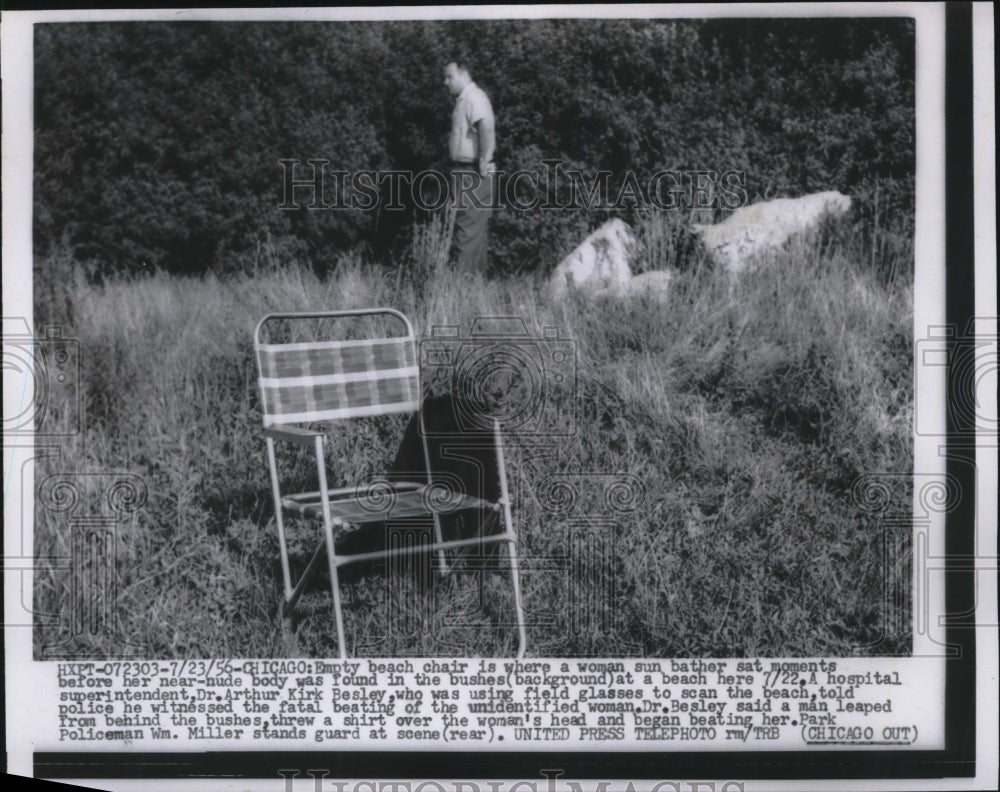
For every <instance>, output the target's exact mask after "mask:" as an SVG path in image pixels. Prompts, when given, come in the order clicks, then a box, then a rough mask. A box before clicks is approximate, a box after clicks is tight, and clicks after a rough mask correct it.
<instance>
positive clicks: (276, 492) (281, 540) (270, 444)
mask: <svg viewBox="0 0 1000 792" xmlns="http://www.w3.org/2000/svg"><path fill="white" fill-rule="evenodd" d="M267 465H268V467H269V468H270V470H271V495H272V496H273V497H274V521H275V523H276V524H277V526H278V547H279V548H280V550H281V574H282V577H283V578H284V583H285V594H284V599H285V600H286V601H287V600H288V598H289V597H290V596H292V573H291V569H290V568H289V566H288V544H287V542H286V541H285V522H284V520H283V519H282V513H281V511H282V510H281V487H280V485H279V483H278V466H277V462H276V460H275V457H274V440H273V439H272V438H270V437H268V438H267Z"/></svg>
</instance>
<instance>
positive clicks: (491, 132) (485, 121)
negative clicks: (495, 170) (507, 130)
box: [476, 115, 496, 176]
mask: <svg viewBox="0 0 1000 792" xmlns="http://www.w3.org/2000/svg"><path fill="white" fill-rule="evenodd" d="M476 132H477V133H478V135H479V146H478V149H479V163H478V164H479V173H480V175H481V176H485V175H486V174H487V172H488V169H491V168H490V166H492V164H493V150H494V149H495V148H496V130H495V128H494V123H493V117H492V116H489V115H488V116H485V117H484V118H481V119H480V120H479V121H477V122H476Z"/></svg>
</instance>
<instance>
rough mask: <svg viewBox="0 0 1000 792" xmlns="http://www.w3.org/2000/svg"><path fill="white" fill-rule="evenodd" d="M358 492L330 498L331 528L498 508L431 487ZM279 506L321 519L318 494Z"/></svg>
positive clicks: (303, 495)
mask: <svg viewBox="0 0 1000 792" xmlns="http://www.w3.org/2000/svg"><path fill="white" fill-rule="evenodd" d="M359 489H360V490H361V491H362V492H363V488H357V489H355V488H351V489H350V490H349V492H350V493H351V496H345V497H339V498H335V497H331V499H330V516H331V518H332V520H333V523H334V525H338V524H339V525H340V526H341V527H348V526H358V525H365V524H367V523H375V522H386V521H388V520H400V519H405V518H407V517H426V516H430V515H431V514H433V513H435V512H436V513H438V514H449V513H451V512H456V511H462V510H464V509H489V510H490V511H498V510H499V509H500V504H499V503H491V502H490V501H485V500H482V499H481V498H475V497H472V496H471V495H464V494H462V493H460V492H453V491H450V490H448V489H446V488H443V487H435V486H434V485H426V484H425V485H423V486H421V485H415V484H411V485H397V487H395V488H394V489H392V490H389V489H388V488H386V489H381V488H380V489H377V490H373V491H372V492H371V493H370V494H369V495H367V496H366V495H364V494H362V495H360V496H359V495H357V494H356V493H357V492H358V491H359ZM337 492H338V493H343V492H344V491H343V490H338V491H337ZM333 494H334V493H331V495H333ZM282 505H283V506H284V507H285V508H286V509H291V510H293V511H297V512H299V513H300V514H303V515H305V516H308V517H314V518H316V519H318V520H322V519H323V501H322V497H321V495H320V493H319V492H318V491H317V492H302V493H299V494H296V495H289V496H286V497H284V498H282Z"/></svg>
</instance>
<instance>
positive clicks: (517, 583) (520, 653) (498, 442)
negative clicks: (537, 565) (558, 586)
mask: <svg viewBox="0 0 1000 792" xmlns="http://www.w3.org/2000/svg"><path fill="white" fill-rule="evenodd" d="M493 444H494V447H495V448H496V454H497V474H498V476H499V478H500V503H501V504H502V505H503V523H504V531H505V532H506V533H507V535H508V536H509V537H510V539H509V540H508V541H507V543H506V544H507V553H508V555H510V577H511V582H512V583H513V585H514V611H515V615H516V617H517V657H518V659H520V658H522V657H524V650H525V647H526V646H527V643H528V640H527V636H526V634H525V627H524V605H523V604H522V602H521V576H520V574H519V571H518V566H517V532H516V531H515V530H514V520H513V518H512V517H511V515H510V492H509V491H508V489H507V463H506V461H505V460H504V455H503V439H502V437H501V435H500V422H499V421H496V420H494V421H493Z"/></svg>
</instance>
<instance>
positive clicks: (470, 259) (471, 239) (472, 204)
mask: <svg viewBox="0 0 1000 792" xmlns="http://www.w3.org/2000/svg"><path fill="white" fill-rule="evenodd" d="M444 84H445V85H446V86H448V90H449V91H451V93H452V94H453V95H454V96H455V97H456V98H455V109H454V111H452V114H451V136H450V138H449V140H448V158H449V160H450V161H451V190H452V206H453V207H454V208H455V235H454V237H453V246H452V249H453V254H454V261H455V263H456V264H457V266H458V267H460V268H463V269H467V270H472V271H476V272H481V273H483V274H485V273H486V267H487V257H486V251H487V230H488V226H489V219H490V211H491V205H492V195H493V179H494V175H493V171H494V165H493V150H494V148H495V146H496V137H495V130H494V118H493V107H492V106H491V105H490V100H489V98H488V97H487V96H486V94H485V93H483V90H482V88H480V87H479V86H478V85H476V84H475V83H474V82H473V81H472V76H471V75H470V74H469V67H468V64H467V63H466V62H465V61H463V60H455V61H452V62H451V63H449V64H448V65H447V66H445V69H444Z"/></svg>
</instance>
